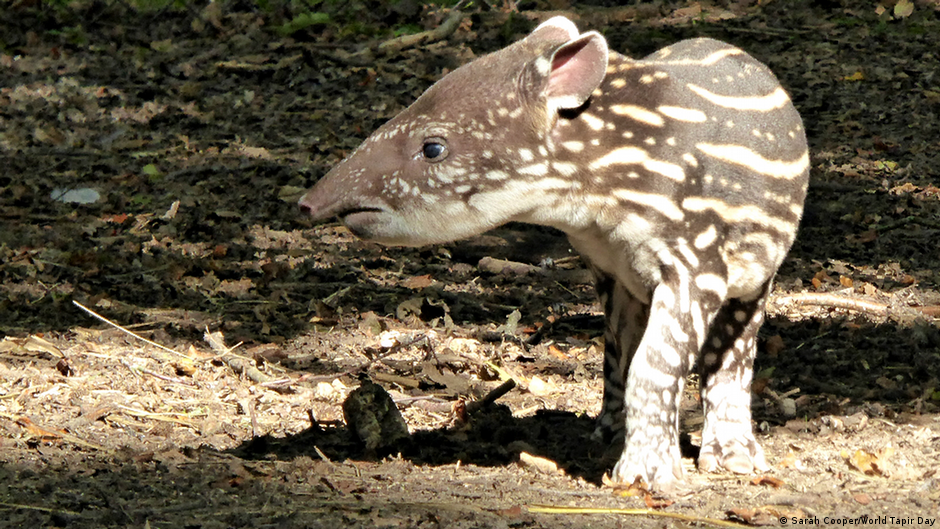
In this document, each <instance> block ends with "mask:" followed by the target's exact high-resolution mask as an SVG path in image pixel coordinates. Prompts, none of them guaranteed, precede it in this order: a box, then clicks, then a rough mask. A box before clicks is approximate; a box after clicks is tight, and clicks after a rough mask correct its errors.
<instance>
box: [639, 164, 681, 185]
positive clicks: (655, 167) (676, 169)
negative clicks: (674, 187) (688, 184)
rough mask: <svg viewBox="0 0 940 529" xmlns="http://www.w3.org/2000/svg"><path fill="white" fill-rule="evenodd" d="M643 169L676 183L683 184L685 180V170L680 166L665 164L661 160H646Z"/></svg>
mask: <svg viewBox="0 0 940 529" xmlns="http://www.w3.org/2000/svg"><path fill="white" fill-rule="evenodd" d="M643 168H644V169H646V170H647V171H651V172H654V173H658V174H661V175H663V176H665V177H666V178H669V179H672V180H675V181H676V182H682V181H684V180H685V169H683V168H682V166H680V165H676V164H674V163H669V162H664V161H661V160H646V161H645V162H643Z"/></svg>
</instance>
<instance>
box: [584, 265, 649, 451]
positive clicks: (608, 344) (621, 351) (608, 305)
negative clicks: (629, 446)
mask: <svg viewBox="0 0 940 529" xmlns="http://www.w3.org/2000/svg"><path fill="white" fill-rule="evenodd" d="M592 271H593V272H594V277H595V278H596V280H597V295H598V297H599V298H600V300H601V305H602V306H603V307H604V316H605V320H606V321H605V323H606V329H605V332H604V403H603V407H602V408H601V414H600V416H599V417H598V418H597V429H596V430H595V432H594V436H595V437H596V438H599V439H603V440H604V441H606V442H611V441H614V440H616V439H620V440H623V438H624V424H625V422H626V421H625V416H624V411H623V402H624V384H625V383H626V380H627V369H628V368H629V367H630V360H631V359H632V358H633V355H634V353H635V352H636V348H637V345H639V343H640V338H642V336H643V331H645V330H646V322H647V320H648V319H649V307H648V306H646V305H645V304H643V303H641V302H640V301H639V300H637V299H636V298H635V297H633V295H632V294H630V292H629V291H628V290H627V289H625V288H624V287H623V285H621V284H619V283H617V281H616V279H614V278H613V277H612V276H610V275H607V274H605V273H604V272H601V271H600V270H597V269H592Z"/></svg>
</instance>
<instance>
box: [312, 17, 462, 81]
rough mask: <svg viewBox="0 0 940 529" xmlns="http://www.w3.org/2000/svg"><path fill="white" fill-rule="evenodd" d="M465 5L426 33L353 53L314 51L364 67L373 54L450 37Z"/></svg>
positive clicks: (455, 28) (386, 42) (458, 22)
mask: <svg viewBox="0 0 940 529" xmlns="http://www.w3.org/2000/svg"><path fill="white" fill-rule="evenodd" d="M465 3H466V2H465V1H461V2H459V3H458V4H457V5H456V6H454V7H453V9H451V12H450V14H449V15H448V16H447V18H446V19H444V22H442V23H441V25H440V26H438V27H436V28H434V29H431V30H428V31H422V32H420V33H415V34H412V35H402V36H400V37H395V38H393V39H389V40H386V41H384V42H380V43H378V44H373V45H370V46H367V47H365V48H363V49H361V50H359V51H357V52H354V53H348V52H344V51H343V50H336V51H335V52H333V53H326V52H323V51H320V50H316V51H317V52H318V53H320V54H322V55H323V56H325V57H328V58H330V59H332V60H334V61H336V62H339V63H343V64H348V65H352V66H364V65H367V64H371V63H372V62H373V61H374V59H375V57H374V55H375V53H374V52H378V53H379V54H383V55H385V54H390V53H397V52H399V51H401V50H403V49H405V48H411V47H414V46H419V45H421V44H426V43H428V42H435V41H438V40H443V39H446V38H447V37H449V36H451V35H452V34H453V33H454V32H455V31H457V28H458V27H460V22H461V21H462V20H463V17H464V13H463V11H461V9H462V8H463V6H464V4H465Z"/></svg>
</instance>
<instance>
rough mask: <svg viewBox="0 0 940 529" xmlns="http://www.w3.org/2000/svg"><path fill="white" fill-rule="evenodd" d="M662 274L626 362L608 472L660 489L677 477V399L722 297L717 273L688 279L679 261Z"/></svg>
mask: <svg viewBox="0 0 940 529" xmlns="http://www.w3.org/2000/svg"><path fill="white" fill-rule="evenodd" d="M664 275H665V273H664ZM668 275H669V276H671V277H669V278H668V279H666V278H664V282H663V283H662V284H660V285H659V286H657V287H656V288H655V290H654V291H653V297H652V303H651V308H650V317H649V323H648V325H647V330H646V333H645V334H644V335H643V339H642V340H641V341H640V344H639V346H638V348H637V351H636V354H635V355H634V357H633V360H632V362H631V363H630V372H629V375H628V377H627V385H626V392H625V406H626V415H627V421H626V429H627V432H626V433H627V437H626V446H625V448H624V451H623V454H622V455H621V457H620V460H619V461H618V462H617V465H616V466H615V467H614V472H613V479H614V480H615V481H619V482H628V483H629V482H632V481H633V480H634V479H635V478H636V476H640V477H642V478H643V479H645V480H646V481H647V482H648V483H649V484H650V485H651V486H654V487H656V488H657V489H660V490H669V489H670V488H672V487H673V485H674V484H675V482H676V481H678V480H679V479H681V478H682V458H681V454H680V452H679V402H680V400H681V398H682V389H683V385H684V383H685V377H686V375H687V374H688V372H689V369H690V368H691V365H692V363H693V362H694V361H695V357H696V356H697V353H698V351H699V349H700V347H701V343H702V342H703V341H704V337H705V329H707V328H708V326H709V323H710V321H711V320H712V319H713V317H714V315H715V313H716V312H717V310H718V308H719V307H720V306H721V301H722V299H721V298H722V297H723V296H724V292H723V285H724V283H723V282H721V281H720V279H719V278H718V276H715V275H707V276H701V275H698V276H695V280H693V275H692V274H691V273H690V272H689V270H688V269H685V268H683V267H681V266H678V267H677V269H674V271H672V273H670V274H668ZM702 277H705V280H703V281H700V279H701V278H702ZM699 285H702V286H704V287H705V289H704V290H703V289H702V288H701V287H700V286H699ZM715 285H719V286H715ZM715 289H717V290H718V291H714V290H715Z"/></svg>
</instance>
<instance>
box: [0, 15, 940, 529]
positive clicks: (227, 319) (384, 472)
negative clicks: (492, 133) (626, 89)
mask: <svg viewBox="0 0 940 529" xmlns="http://www.w3.org/2000/svg"><path fill="white" fill-rule="evenodd" d="M896 3H897V5H898V6H900V8H893V7H888V8H887V10H886V11H885V12H884V13H881V14H879V13H878V12H876V9H875V5H874V3H865V2H841V3H840V2H838V1H832V2H810V1H808V0H800V1H792V2H782V1H776V2H763V3H762V4H763V5H758V4H757V3H756V2H746V1H745V2H738V3H724V4H722V5H727V6H729V7H713V6H708V5H705V4H699V3H697V2H696V3H688V4H687V3H667V4H665V5H660V4H657V7H654V8H648V7H641V8H632V7H631V8H606V7H602V6H591V5H588V3H579V4H578V7H577V8H572V9H568V10H562V11H555V12H549V11H524V12H522V13H514V14H510V13H508V12H499V11H495V10H494V11H487V12H484V13H468V14H467V17H466V18H465V19H464V21H463V23H462V24H461V25H460V27H459V28H458V29H457V30H456V32H455V33H454V34H453V35H451V36H450V37H449V38H448V39H447V40H444V41H440V42H433V43H429V44H426V45H424V46H421V47H418V48H409V49H405V50H401V51H398V52H393V53H390V54H387V55H385V56H382V57H378V58H369V56H368V55H350V54H349V53H348V52H352V51H354V49H353V45H352V44H350V39H348V38H347V37H345V36H343V35H340V34H339V33H338V32H336V31H334V30H332V29H331V28H330V27H326V26H312V27H311V28H312V29H311V30H308V31H304V32H300V33H298V34H295V35H294V36H293V38H286V37H283V36H281V35H280V34H278V33H277V32H274V31H272V30H271V28H270V26H271V24H270V23H269V22H270V21H269V18H270V17H271V16H272V15H271V14H270V13H266V12H262V11H258V10H256V9H252V8H250V7H246V6H245V5H243V4H244V3H238V2H231V3H225V2H216V3H213V4H209V6H208V7H205V6H203V7H199V8H195V7H193V8H191V9H182V10H173V9H168V10H163V11H159V12H136V11H134V10H131V9H130V8H129V7H128V6H127V5H126V4H125V3H123V2H112V3H109V2H104V3H102V2H87V3H85V4H84V5H83V6H81V7H75V8H74V9H71V10H65V9H63V10H61V11H54V10H52V8H50V7H49V4H46V3H31V2H18V3H12V4H8V6H7V7H4V8H3V11H0V163H2V167H3V169H2V171H0V337H3V339H2V340H0V527H154V528H156V527H190V528H216V527H219V528H222V527H232V528H242V527H245V528H247V527H466V528H470V527H476V528H491V527H492V528H497V527H604V528H607V527H611V528H613V527H624V526H627V527H633V526H636V527H690V526H709V527H715V526H718V525H719V524H720V523H724V522H728V523H740V524H745V525H746V524H751V525H784V524H783V522H786V525H790V524H799V525H803V524H808V523H814V522H815V524H818V525H822V526H830V525H832V526H835V525H846V524H848V523H849V521H854V523H855V524H858V523H860V519H861V521H864V517H868V519H869V523H874V524H877V525H898V526H901V525H906V526H925V527H926V526H936V521H937V519H938V518H940V508H938V505H940V472H938V467H940V382H938V381H940V328H938V318H937V316H938V315H940V309H938V307H940V243H938V241H940V189H938V187H937V183H938V182H940V154H938V153H940V6H938V5H937V4H936V2H921V1H919V2H915V3H914V4H910V3H909V2H906V1H901V2H896ZM363 4H364V5H366V4H367V3H365V2H363ZM531 4H536V3H535V2H532V3H531ZM563 4H564V2H555V3H554V4H553V5H554V6H556V7H557V6H559V5H563ZM368 5H369V6H373V7H374V10H373V12H371V13H370V14H369V15H368V16H367V15H365V14H364V15H363V18H368V17H369V16H372V17H380V16H383V15H384V14H386V13H385V12H384V11H382V10H383V9H386V10H387V8H385V7H382V6H384V5H385V3H383V2H377V3H373V4H368ZM396 5H397V4H396ZM220 6H221V7H220ZM908 6H909V7H913V11H912V12H909V10H908ZM559 13H564V14H567V15H568V16H570V17H572V18H573V19H574V20H576V22H577V23H578V25H579V27H580V28H581V29H582V30H587V29H597V30H600V31H602V32H603V34H604V35H605V36H606V37H607V38H608V40H609V42H610V44H611V48H612V49H615V50H619V51H621V52H624V53H627V54H629V55H632V56H636V57H639V56H643V55H646V54H648V53H650V52H652V51H654V50H656V49H658V48H660V47H663V46H665V45H668V44H670V43H672V42H675V41H677V40H680V39H683V38H688V37H694V36H710V37H714V38H718V39H721V40H725V41H728V42H731V43H733V44H736V45H738V46H740V47H742V48H744V49H745V50H747V51H748V52H750V53H751V54H753V55H754V56H756V57H757V58H758V59H760V60H761V61H763V62H765V63H766V64H768V65H769V66H770V68H771V69H772V70H773V71H774V72H775V73H776V74H777V75H778V77H779V78H780V79H781V82H782V83H783V84H784V86H785V87H786V88H787V89H788V91H789V92H790V93H791V95H792V97H793V100H794V102H795V104H796V106H797V107H798V109H799V110H800V112H801V113H802V115H803V117H804V120H805V123H806V128H807V132H808V137H809V141H810V145H811V154H812V182H811V184H810V190H809V198H808V202H807V207H806V213H805V217H804V222H803V225H802V228H801V232H800V235H799V238H798V240H797V242H796V244H795V245H794V248H793V250H792V252H791V253H790V256H789V257H788V259H787V260H786V262H785V264H784V266H783V268H782V269H781V271H780V273H779V275H778V279H777V284H776V287H775V291H774V295H773V298H772V300H771V303H770V306H769V307H768V319H767V320H768V321H767V323H766V324H765V326H764V327H763V329H762V331H761V342H760V353H759V357H758V360H757V365H756V373H757V375H756V380H755V385H754V391H753V412H754V418H755V429H756V431H757V432H758V437H759V439H760V442H761V443H762V445H763V446H764V448H765V450H766V453H767V456H768V460H769V462H770V464H771V466H772V469H771V470H770V471H769V472H767V473H764V474H762V475H760V476H737V475H724V474H701V473H699V472H698V471H697V470H696V469H695V468H694V463H693V461H694V459H693V457H694V455H695V453H696V450H697V448H696V445H697V443H698V442H699V440H700V430H701V425H702V420H701V415H700V406H699V405H698V403H697V400H696V397H695V395H694V394H693V392H692V391H691V388H694V387H695V385H696V383H697V381H696V380H695V379H694V378H693V379H692V380H690V384H688V386H689V387H690V391H689V394H688V396H687V399H686V401H687V402H686V404H687V406H686V409H685V410H684V415H683V421H682V431H683V450H684V455H686V456H687V457H688V459H687V460H686V461H685V462H686V463H687V464H686V467H687V468H686V470H687V472H686V473H687V480H686V483H687V489H684V490H683V492H682V493H681V494H678V495H676V496H672V497H669V498H660V497H657V496H651V495H649V494H645V493H644V492H643V491H642V490H626V491H624V490H614V489H612V488H610V487H607V486H605V485H604V484H603V476H604V473H605V472H608V471H609V469H610V468H611V463H612V460H611V453H612V451H611V450H610V449H609V448H610V447H606V446H603V445H600V444H599V443H597V442H595V441H593V440H592V439H591V437H590V434H591V432H592V430H593V417H595V416H596V414H597V413H598V411H599V408H600V397H601V386H602V373H601V353H600V351H601V349H602V345H601V334H602V317H601V315H600V313H599V310H598V306H597V304H596V302H595V300H594V294H593V289H592V286H591V283H590V278H589V276H588V274H587V273H586V272H585V271H584V270H583V268H582V266H581V265H580V262H579V259H578V258H577V257H576V256H575V255H574V254H573V253H572V251H571V250H570V248H569V246H568V245H567V242H566V241H565V239H564V237H563V236H561V235H560V234H559V233H557V232H554V231H552V230H549V229H544V228H536V227H531V226H523V225H508V226H506V227H504V228H501V229H499V230H496V231H493V232H490V233H487V234H485V235H482V236H479V237H475V238H473V239H470V240H467V241H461V242H456V243H453V244H445V245H441V246H436V247H430V248H421V249H403V248H384V247H380V246H377V245H375V244H371V243H364V242H361V241H358V240H356V239H355V238H354V237H353V236H352V235H351V234H350V233H349V232H348V231H347V230H346V229H345V228H342V227H340V226H338V225H337V224H336V223H331V224H325V225H314V224H313V223H311V222H309V221H308V220H307V219H305V218H304V216H303V215H301V214H300V213H299V211H298V209H297V207H296V205H295V204H296V200H297V198H298V196H299V194H300V193H301V192H302V191H303V189H304V188H306V187H308V186H309V185H311V184H313V182H315V181H316V180H317V178H319V177H320V176H322V175H323V174H325V173H326V171H327V170H328V169H329V168H330V167H331V166H332V165H333V164H335V163H337V162H338V161H339V160H341V159H342V158H343V156H344V155H346V154H348V153H349V152H351V150H352V149H353V148H354V147H355V146H356V145H357V144H358V143H359V142H360V141H361V140H362V139H363V138H364V137H366V136H367V135H368V134H369V132H371V131H372V130H374V129H375V128H376V127H377V126H378V125H379V124H381V123H382V122H384V121H385V120H387V119H388V118H390V117H392V116H393V115H395V114H396V113H397V112H398V111H399V110H401V109H402V108H403V107H404V106H405V105H407V104H408V103H410V102H411V101H412V100H413V99H414V98H415V97H416V96H417V95H419V94H420V93H421V92H422V91H423V90H424V89H425V88H426V87H427V86H429V85H430V84H431V83H433V82H434V81H435V80H437V79H439V78H440V77H441V76H442V75H443V74H444V73H446V72H447V71H449V70H452V69H453V68H455V67H457V66H459V65H460V64H463V63H464V62H466V61H467V60H469V59H471V58H472V57H474V56H478V55H480V54H482V53H485V52H487V51H492V50H495V49H498V48H500V47H502V46H504V45H506V44H508V43H509V42H512V41H514V40H516V39H518V38H521V37H522V36H523V35H524V34H525V33H526V32H527V31H528V30H530V29H531V28H532V27H534V25H535V24H536V23H537V22H539V21H542V20H544V19H546V18H548V17H549V16H552V15H554V14H559ZM445 15H446V14H435V13H433V12H430V11H427V12H425V13H424V14H421V13H418V14H412V16H413V17H414V19H415V20H421V21H424V24H425V27H426V28H433V27H435V26H437V25H438V24H440V22H441V20H442V19H443V17H444V16H445ZM396 16H401V15H400V14H398V15H396ZM492 259H499V260H506V261H512V262H515V263H524V264H526V265H530V266H527V267H526V266H520V265H514V266H513V267H512V268H513V270H512V271H501V270H500V266H495V267H494V266H493V264H492V263H493V261H492ZM497 263H498V261H497ZM73 302H77V303H80V304H81V305H82V306H84V307H87V308H88V309H89V310H91V311H94V312H95V313H98V314H100V315H101V316H103V317H106V318H108V319H110V320H111V321H113V322H114V323H115V324H117V325H120V326H122V327H124V328H125V329H128V330H131V331H133V332H135V333H137V334H138V335H140V336H142V337H146V338H147V339H149V340H151V341H153V342H154V343H156V344H159V345H160V347H158V346H155V345H150V344H147V343H144V342H142V341H140V340H138V339H137V338H135V337H132V336H130V335H129V334H126V333H125V332H123V331H121V330H119V329H117V328H115V327H113V326H110V325H107V324H105V323H103V322H101V321H100V320H98V319H96V318H94V317H92V316H91V315H90V314H89V313H87V312H85V311H84V310H82V309H81V308H79V307H78V306H77V305H76V304H74V303H73ZM365 376H368V377H369V379H371V380H372V381H374V382H375V383H376V384H378V385H379V386H381V387H382V388H384V389H385V390H387V391H388V394H389V395H391V397H392V398H393V399H394V400H395V402H396V403H397V407H398V409H400V410H401V414H402V416H403V417H404V420H405V423H406V425H407V430H408V432H409V433H408V435H407V436H406V437H401V438H399V439H397V440H395V439H394V438H395V435H394V433H393V432H394V429H391V430H384V431H383V432H384V433H383V434H382V435H380V438H379V439H375V440H373V441H372V442H375V441H378V442H377V443H374V444H370V445H369V448H368V449H367V448H366V447H365V445H364V444H363V443H362V442H361V441H360V440H358V439H356V437H355V435H354V433H353V432H351V431H350V430H349V429H347V425H346V422H345V420H344V414H343V403H344V402H346V401H347V399H348V398H349V396H350V393H351V392H352V391H353V390H354V389H355V388H357V387H359V386H360V384H361V383H362V382H361V380H363V379H364V378H365ZM506 377H512V378H513V379H514V380H516V382H517V386H516V387H515V388H514V389H512V390H510V391H509V392H508V393H506V394H505V395H502V396H501V397H500V398H498V399H497V400H496V401H495V403H494V404H491V405H489V406H483V407H481V408H479V409H475V408H474V407H473V406H472V403H473V402H474V401H477V400H479V399H481V398H482V397H483V396H484V395H486V394H487V393H489V392H490V391H492V390H493V389H494V388H496V387H497V386H499V385H500V384H501V381H502V380H504V379H505V378H506ZM365 387H367V388H368V387H370V386H369V384H365ZM373 389H374V388H373ZM357 395H362V393H356V394H354V397H353V399H356V398H359V397H357ZM370 395H371V396H372V397H374V398H380V397H381V396H384V393H375V392H374V393H372V394H370ZM367 396H368V395H367ZM350 402H352V401H350ZM357 402H358V404H360V405H361V406H363V407H364V408H365V409H366V410H367V411H369V410H371V411H372V412H374V413H377V414H378V418H379V419H380V420H381V419H382V412H388V411H389V409H388V408H387V403H386V408H383V407H382V406H381V404H382V401H375V402H373V403H372V404H371V405H370V403H369V401H368V399H360V400H359V401H357ZM464 406H466V408H464ZM392 423H394V421H392ZM383 424H386V423H383ZM389 428H391V427H389ZM382 436H384V437H385V438H384V439H383V438H381V437H382ZM613 453H614V454H615V455H616V450H614V451H613ZM520 454H522V455H521V456H520ZM544 505H550V506H556V507H564V508H597V509H601V511H600V512H594V513H587V512H583V511H582V512H561V513H550V512H545V509H543V508H540V507H539V506H544ZM603 509H638V510H640V511H639V512H640V514H629V513H627V512H614V511H612V510H608V511H604V510H603ZM667 516H671V517H667ZM678 517H686V518H685V519H681V518H678ZM871 519H875V520H874V522H872V521H871Z"/></svg>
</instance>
